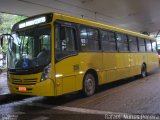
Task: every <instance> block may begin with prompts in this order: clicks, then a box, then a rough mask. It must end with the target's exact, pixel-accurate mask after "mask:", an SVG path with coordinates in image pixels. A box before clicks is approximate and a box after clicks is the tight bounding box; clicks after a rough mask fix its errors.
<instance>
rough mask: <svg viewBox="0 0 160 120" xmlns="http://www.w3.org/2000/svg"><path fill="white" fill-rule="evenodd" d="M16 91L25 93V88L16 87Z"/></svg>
mask: <svg viewBox="0 0 160 120" xmlns="http://www.w3.org/2000/svg"><path fill="white" fill-rule="evenodd" d="M18 90H19V91H20V92H25V91H27V88H26V87H18Z"/></svg>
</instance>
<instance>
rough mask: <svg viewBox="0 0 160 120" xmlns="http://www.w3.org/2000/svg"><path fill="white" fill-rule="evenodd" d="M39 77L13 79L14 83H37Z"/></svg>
mask: <svg viewBox="0 0 160 120" xmlns="http://www.w3.org/2000/svg"><path fill="white" fill-rule="evenodd" d="M37 81H38V79H37V78H34V79H12V83H13V84H16V85H35V84H36V83H37Z"/></svg>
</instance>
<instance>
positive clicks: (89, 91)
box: [83, 73, 96, 96]
mask: <svg viewBox="0 0 160 120" xmlns="http://www.w3.org/2000/svg"><path fill="white" fill-rule="evenodd" d="M95 91H96V79H95V77H94V76H93V75H92V74H90V73H87V74H86V75H85V77H84V81H83V95H84V96H92V95H93V94H94V93H95Z"/></svg>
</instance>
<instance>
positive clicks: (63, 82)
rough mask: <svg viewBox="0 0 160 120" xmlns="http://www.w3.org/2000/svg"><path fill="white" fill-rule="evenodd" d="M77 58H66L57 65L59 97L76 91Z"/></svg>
mask: <svg viewBox="0 0 160 120" xmlns="http://www.w3.org/2000/svg"><path fill="white" fill-rule="evenodd" d="M74 65H76V56H72V57H68V58H65V59H63V60H61V61H59V62H58V63H56V65H55V69H56V91H57V95H62V94H65V93H69V92H73V91H75V72H74Z"/></svg>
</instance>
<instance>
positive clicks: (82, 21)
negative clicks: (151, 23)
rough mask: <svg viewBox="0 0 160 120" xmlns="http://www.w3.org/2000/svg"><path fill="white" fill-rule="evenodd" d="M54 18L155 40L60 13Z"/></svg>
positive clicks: (55, 14) (151, 38)
mask: <svg viewBox="0 0 160 120" xmlns="http://www.w3.org/2000/svg"><path fill="white" fill-rule="evenodd" d="M56 16H57V17H58V18H60V19H62V20H66V21H69V22H74V23H80V24H84V25H89V26H93V27H98V28H102V29H107V30H111V31H116V32H121V33H125V34H128V35H133V36H137V37H141V38H146V39H150V40H156V38H153V37H150V36H148V35H144V34H141V33H138V32H133V31H130V30H125V29H121V28H118V27H114V26H110V25H106V24H102V23H99V22H94V21H91V20H86V19H82V18H78V17H73V16H68V15H64V14H60V13H54V17H56Z"/></svg>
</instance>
